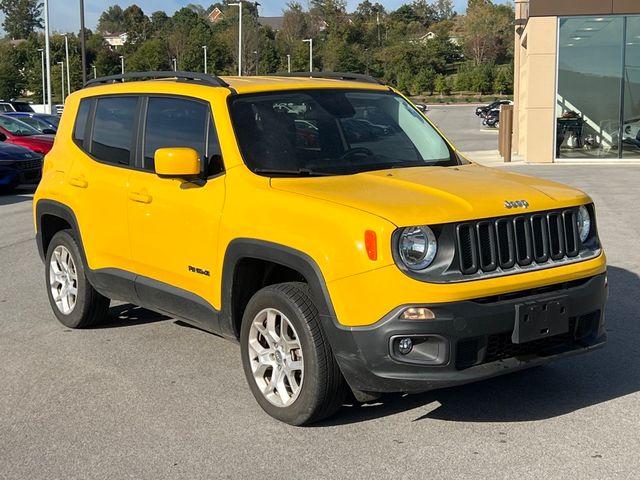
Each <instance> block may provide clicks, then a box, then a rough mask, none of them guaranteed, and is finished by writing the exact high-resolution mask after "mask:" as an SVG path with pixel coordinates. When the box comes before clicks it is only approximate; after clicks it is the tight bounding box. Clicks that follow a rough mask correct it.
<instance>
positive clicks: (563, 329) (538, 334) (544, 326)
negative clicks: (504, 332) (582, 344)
mask: <svg viewBox="0 0 640 480" xmlns="http://www.w3.org/2000/svg"><path fill="white" fill-rule="evenodd" d="M568 331H569V308H568V306H567V299H566V297H556V298H552V299H548V300H539V301H538V300H536V301H531V302H526V303H521V304H518V305H516V321H515V327H514V329H513V334H512V335H511V341H512V342H513V343H515V344H521V343H527V342H532V341H534V340H540V339H542V338H547V337H552V336H554V335H560V334H563V333H567V332H568Z"/></svg>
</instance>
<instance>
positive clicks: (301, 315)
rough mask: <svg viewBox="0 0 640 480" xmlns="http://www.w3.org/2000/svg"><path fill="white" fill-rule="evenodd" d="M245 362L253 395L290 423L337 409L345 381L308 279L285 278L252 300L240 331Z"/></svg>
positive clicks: (319, 417)
mask: <svg viewBox="0 0 640 480" xmlns="http://www.w3.org/2000/svg"><path fill="white" fill-rule="evenodd" d="M240 342H241V354H242V365H243V368H244V372H245V375H246V377H247V382H248V383H249V387H250V388H251V392H252V393H253V396H254V397H255V399H256V400H257V402H258V403H259V404H260V406H261V407H262V409H263V410H264V411H265V412H267V413H268V414H269V415H271V416H272V417H274V418H276V419H278V420H281V421H283V422H285V423H288V424H290V425H304V424H309V423H313V422H317V421H319V420H322V419H323V418H326V417H328V416H330V415H332V414H333V413H335V412H336V411H337V410H338V409H339V408H340V406H341V405H342V401H343V400H344V396H345V392H346V386H345V382H344V379H343V377H342V374H341V372H340V369H339V367H338V365H337V363H336V361H335V358H334V357H333V353H332V351H331V347H330V346H329V342H328V340H327V338H326V335H325V333H324V331H323V330H322V327H321V325H320V318H319V315H318V310H317V308H316V306H315V305H314V304H313V301H312V300H311V296H310V294H309V290H308V287H307V285H306V284H304V283H297V282H296V283H293V282H292V283H282V284H278V285H271V286H269V287H265V288H263V289H262V290H260V291H258V292H257V293H256V294H255V295H254V296H253V297H252V298H251V300H250V301H249V304H248V305H247V308H246V309H245V312H244V315H243V318H242V329H241V332H240Z"/></svg>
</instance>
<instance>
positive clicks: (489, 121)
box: [482, 108, 500, 128]
mask: <svg viewBox="0 0 640 480" xmlns="http://www.w3.org/2000/svg"><path fill="white" fill-rule="evenodd" d="M482 125H484V126H485V127H490V128H498V127H499V126H500V109H499V108H494V109H493V110H489V111H488V112H487V113H485V114H484V116H483V117H482Z"/></svg>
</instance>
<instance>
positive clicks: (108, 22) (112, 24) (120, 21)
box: [98, 5, 126, 33]
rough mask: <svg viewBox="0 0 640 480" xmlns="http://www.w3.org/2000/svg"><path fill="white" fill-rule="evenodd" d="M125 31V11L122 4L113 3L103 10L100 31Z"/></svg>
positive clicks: (99, 22)
mask: <svg viewBox="0 0 640 480" xmlns="http://www.w3.org/2000/svg"><path fill="white" fill-rule="evenodd" d="M125 31H126V27H125V23H124V11H123V10H122V7H120V5H113V6H111V7H109V8H108V9H107V10H105V11H104V12H102V15H100V19H99V20H98V32H100V33H123V32H125Z"/></svg>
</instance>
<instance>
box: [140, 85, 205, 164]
mask: <svg viewBox="0 0 640 480" xmlns="http://www.w3.org/2000/svg"><path fill="white" fill-rule="evenodd" d="M209 115H210V114H209V108H208V106H207V105H205V104H203V103H200V102H196V101H193V100H186V99H182V98H170V97H151V98H149V104H148V107H147V119H146V124H145V137H144V169H145V170H148V171H150V172H154V171H155V165H154V155H155V153H156V150H158V149H159V148H170V147H187V148H193V149H194V150H195V151H197V152H198V154H199V155H200V158H204V156H205V154H206V153H207V152H206V150H205V148H206V147H207V145H206V138H207V137H206V135H207V127H208V122H207V119H208V117H209Z"/></svg>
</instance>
